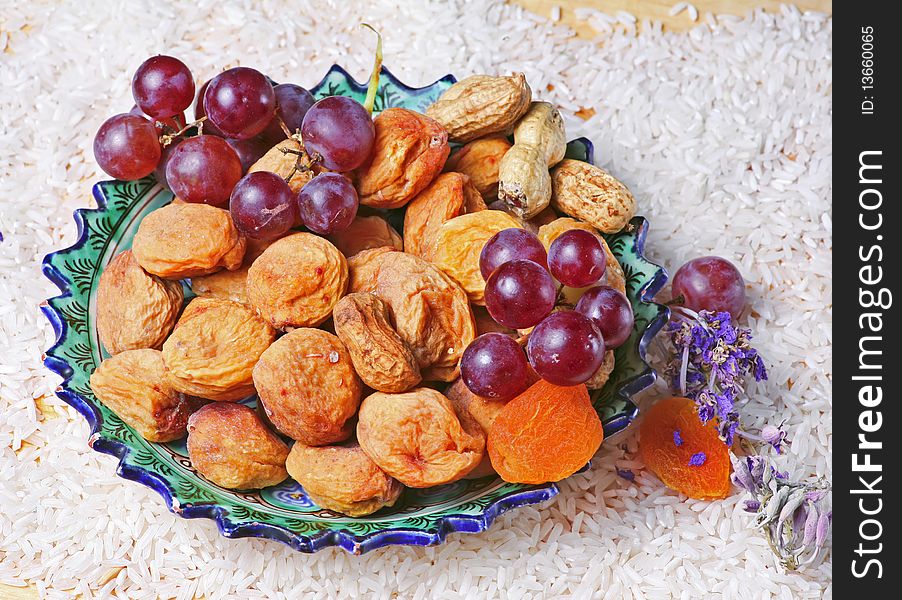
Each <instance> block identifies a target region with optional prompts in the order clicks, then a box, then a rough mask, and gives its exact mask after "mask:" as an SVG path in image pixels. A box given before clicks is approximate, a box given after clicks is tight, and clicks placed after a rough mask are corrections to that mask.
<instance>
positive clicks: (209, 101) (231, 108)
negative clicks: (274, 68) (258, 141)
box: [204, 67, 276, 140]
mask: <svg viewBox="0 0 902 600" xmlns="http://www.w3.org/2000/svg"><path fill="white" fill-rule="evenodd" d="M275 110H276V93H275V92H274V91H273V88H272V84H271V83H270V82H269V79H268V78H267V77H266V75H264V74H263V73H261V72H260V71H257V70H256V69H249V68H248V67H235V68H234V69H229V70H228V71H223V72H222V73H220V74H219V75H217V76H216V77H214V78H213V79H211V80H210V82H209V84H208V85H207V89H206V91H205V92H204V111H205V113H206V115H207V118H208V119H209V120H210V121H211V122H212V123H213V125H215V126H216V128H217V129H219V130H220V131H222V132H223V133H224V134H225V135H226V136H227V137H230V138H237V139H239V140H246V139H248V138H252V137H254V136H255V135H257V134H259V133H262V132H263V130H264V129H266V126H267V125H269V122H270V121H271V120H272V118H273V114H275Z"/></svg>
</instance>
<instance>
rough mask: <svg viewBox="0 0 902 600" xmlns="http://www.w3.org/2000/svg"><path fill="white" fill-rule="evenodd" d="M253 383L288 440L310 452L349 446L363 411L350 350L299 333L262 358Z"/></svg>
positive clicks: (312, 332) (328, 338)
mask: <svg viewBox="0 0 902 600" xmlns="http://www.w3.org/2000/svg"><path fill="white" fill-rule="evenodd" d="M254 383H255V384H256V387H257V394H258V395H259V397H260V401H261V402H262V404H263V410H264V411H265V412H266V416H267V417H269V420H270V421H271V422H272V424H273V425H274V426H275V427H276V428H277V429H278V430H279V431H281V432H282V433H283V434H285V435H287V436H288V437H290V438H292V439H295V440H297V441H299V442H303V443H304V444H306V445H308V446H322V445H325V444H333V443H335V442H341V441H343V440H346V439H347V438H348V436H350V435H351V432H352V431H353V425H352V424H351V423H350V420H351V419H353V417H354V414H355V413H356V412H357V407H358V406H359V405H360V395H361V389H362V388H361V385H360V379H359V378H358V377H357V374H356V373H355V372H354V365H353V364H352V362H351V357H350V355H349V354H348V351H347V348H345V345H344V344H343V343H342V342H341V340H340V339H338V338H337V337H336V336H334V335H332V334H331V333H329V332H326V331H322V330H321V329H310V328H306V327H305V328H301V329H295V330H294V331H292V332H291V333H288V334H286V335H284V336H282V337H281V338H279V340H278V341H276V343H274V344H273V345H272V346H270V347H269V348H268V349H267V350H266V352H264V353H263V355H262V356H260V360H259V361H257V364H256V366H255V367H254Z"/></svg>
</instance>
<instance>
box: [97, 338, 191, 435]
mask: <svg viewBox="0 0 902 600" xmlns="http://www.w3.org/2000/svg"><path fill="white" fill-rule="evenodd" d="M91 391H93V392H94V395H95V396H97V398H98V399H99V400H100V401H101V402H103V403H104V405H105V406H106V407H107V408H109V409H110V410H112V411H113V412H114V413H116V415H118V416H119V418H120V419H122V420H123V421H124V422H125V423H126V424H128V425H130V426H131V427H132V428H134V429H135V431H137V432H138V433H139V434H140V435H141V437H143V438H144V439H146V440H148V441H151V442H171V441H172V440H177V439H179V438H180V437H183V436H184V435H185V427H186V426H187V424H188V417H189V416H190V415H191V413H192V412H193V411H194V410H196V409H197V408H198V407H199V406H200V404H201V403H200V402H199V401H197V400H195V399H193V398H188V397H186V396H185V395H183V394H181V393H179V392H177V391H176V390H174V389H173V388H172V386H170V385H169V384H168V383H166V380H165V377H164V374H163V354H162V353H161V352H160V351H159V350H150V349H142V350H126V351H124V352H120V353H119V354H117V355H116V356H113V357H111V358H108V359H106V360H105V361H103V362H102V363H100V366H99V367H97V369H95V370H94V372H93V373H92V374H91Z"/></svg>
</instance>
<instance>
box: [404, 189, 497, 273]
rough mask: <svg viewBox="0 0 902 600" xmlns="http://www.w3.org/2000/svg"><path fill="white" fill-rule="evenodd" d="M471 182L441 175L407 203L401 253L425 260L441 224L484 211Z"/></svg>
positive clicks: (480, 198)
mask: <svg viewBox="0 0 902 600" xmlns="http://www.w3.org/2000/svg"><path fill="white" fill-rule="evenodd" d="M485 209H486V206H485V202H483V201H482V196H480V195H479V190H477V189H476V188H475V187H474V186H473V184H472V183H471V182H470V178H469V177H467V176H466V175H461V174H460V173H442V174H441V175H439V176H438V177H436V178H435V181H433V182H432V183H431V184H430V185H429V187H427V188H426V189H425V190H423V191H422V192H420V193H419V194H417V196H416V198H414V199H413V200H411V201H410V204H409V205H408V206H407V211H406V212H405V213H404V251H405V252H409V253H410V254H416V255H417V256H421V257H423V258H426V257H427V256H428V255H429V254H430V253H431V249H432V246H433V239H434V238H435V234H436V232H437V231H438V228H439V227H441V226H442V224H443V223H445V222H446V221H449V220H451V219H453V218H454V217H457V216H459V215H462V214H466V213H471V212H477V211H480V210H485Z"/></svg>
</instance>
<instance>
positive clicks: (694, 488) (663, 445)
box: [639, 398, 730, 500]
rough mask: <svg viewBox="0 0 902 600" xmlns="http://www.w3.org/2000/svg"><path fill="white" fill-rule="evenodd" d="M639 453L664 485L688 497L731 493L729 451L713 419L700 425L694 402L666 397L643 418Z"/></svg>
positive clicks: (701, 497)
mask: <svg viewBox="0 0 902 600" xmlns="http://www.w3.org/2000/svg"><path fill="white" fill-rule="evenodd" d="M639 436H640V437H639V452H640V453H641V455H642V460H643V461H645V464H646V466H647V467H648V468H649V469H651V470H652V471H653V472H654V474H655V475H657V476H658V478H659V479H660V480H661V481H663V482H664V485H666V486H667V487H669V488H670V489H673V490H676V491H678V492H682V493H684V494H686V495H687V496H689V497H690V498H698V499H700V500H713V499H717V498H726V497H727V495H728V494H729V493H730V453H729V449H728V448H727V445H726V444H724V443H723V442H722V441H721V439H720V438H719V437H718V435H717V425H716V423H715V422H714V420H712V421H709V422H708V424H707V425H706V424H703V423H702V422H701V419H699V418H698V410H697V409H696V406H695V402H693V401H692V400H689V399H688V398H666V399H664V400H659V401H658V402H656V403H655V404H654V405H653V406H652V407H651V408H650V409H649V410H648V413H647V414H645V415H644V416H643V418H642V424H641V425H640V427H639Z"/></svg>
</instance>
